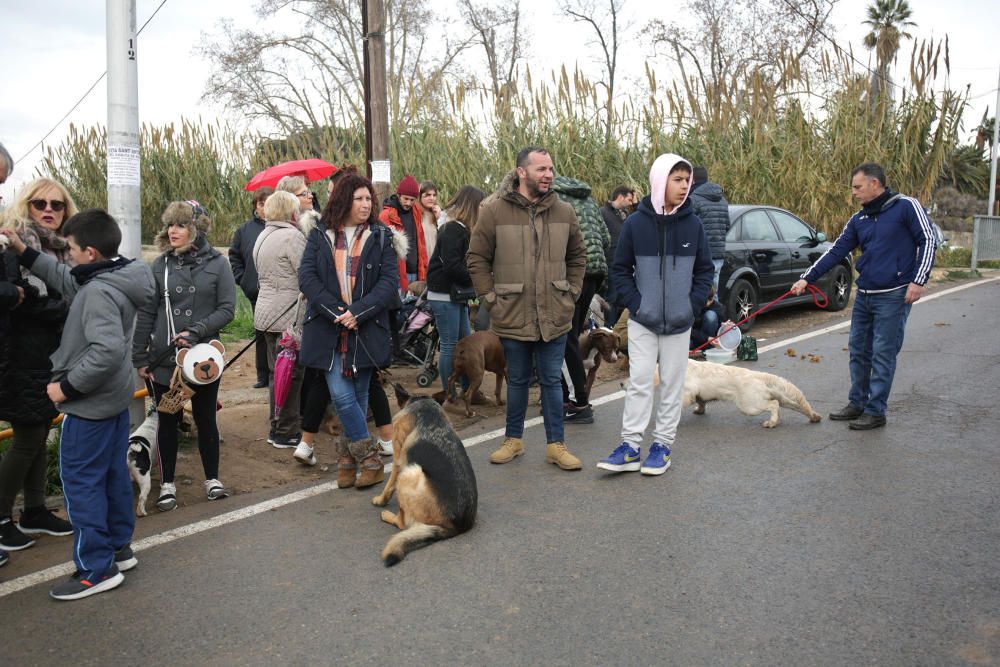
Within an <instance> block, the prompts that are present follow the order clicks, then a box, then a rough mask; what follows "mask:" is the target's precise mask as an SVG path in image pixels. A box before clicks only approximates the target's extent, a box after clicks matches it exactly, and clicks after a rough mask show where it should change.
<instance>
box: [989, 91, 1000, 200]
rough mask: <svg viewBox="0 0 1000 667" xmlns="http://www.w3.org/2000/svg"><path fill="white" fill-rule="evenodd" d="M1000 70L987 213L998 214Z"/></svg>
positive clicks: (994, 112)
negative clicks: (996, 207) (996, 204)
mask: <svg viewBox="0 0 1000 667" xmlns="http://www.w3.org/2000/svg"><path fill="white" fill-rule="evenodd" d="M998 109H1000V72H998V73H997V103H996V106H994V107H993V150H992V151H990V152H991V153H992V155H991V159H990V198H989V201H990V207H989V208H988V209H987V210H986V215H996V211H995V209H994V208H993V206H994V204H995V203H996V200H997V157H1000V156H998V155H997V148H1000V110H998Z"/></svg>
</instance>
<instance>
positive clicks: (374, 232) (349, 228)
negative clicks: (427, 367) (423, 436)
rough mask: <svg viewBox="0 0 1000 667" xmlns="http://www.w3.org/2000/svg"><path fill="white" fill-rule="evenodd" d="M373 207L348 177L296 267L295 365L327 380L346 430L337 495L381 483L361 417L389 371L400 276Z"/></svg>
mask: <svg viewBox="0 0 1000 667" xmlns="http://www.w3.org/2000/svg"><path fill="white" fill-rule="evenodd" d="M374 200H375V188H374V187H373V186H372V184H371V181H369V180H368V179H367V178H364V177H362V176H359V175H356V174H351V175H348V176H345V177H344V179H343V180H342V181H341V182H340V183H339V184H338V185H337V188H336V189H335V190H334V192H333V195H332V197H331V198H330V201H329V202H327V205H326V209H325V210H324V211H323V216H322V217H321V218H320V222H319V225H317V226H316V228H315V229H313V230H312V231H311V232H310V233H309V238H308V240H307V241H306V249H305V253H304V254H303V256H302V263H301V265H300V266H299V287H300V288H301V290H302V293H303V294H304V295H305V296H306V299H308V302H309V307H308V308H307V310H306V318H305V322H304V324H303V327H302V349H301V353H300V356H299V363H301V364H302V365H303V366H306V367H307V368H314V369H320V370H322V371H324V372H325V373H326V381H327V386H328V388H329V390H330V397H331V399H332V401H333V406H334V409H335V410H336V411H337V415H338V417H340V421H341V423H342V424H343V426H344V435H343V437H342V438H341V440H340V441H338V443H337V457H338V460H337V468H338V475H337V484H338V486H339V487H340V488H346V487H348V486H357V487H358V488H363V487H366V486H372V485H373V484H377V483H379V482H381V481H382V480H383V479H384V477H385V473H384V472H383V467H382V460H381V459H380V458H379V450H378V445H377V443H375V442H374V441H373V439H372V437H371V435H370V434H369V433H368V422H367V419H366V417H367V412H368V388H369V383H370V381H371V376H372V373H373V372H374V371H375V370H376V369H377V368H380V367H384V366H386V365H387V364H388V362H389V358H390V354H391V350H392V345H391V343H390V335H389V315H388V308H389V306H391V305H393V304H394V303H395V302H396V299H397V296H396V294H397V292H396V290H397V289H398V286H399V270H398V268H397V262H396V253H395V250H394V249H393V244H392V232H391V231H390V230H389V228H388V227H386V226H385V225H384V224H382V223H381V222H379V220H378V217H377V216H376V215H375V214H374V206H373V202H374ZM359 466H360V467H361V476H360V477H357V472H358V467H359Z"/></svg>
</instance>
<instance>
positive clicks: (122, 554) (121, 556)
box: [115, 544, 139, 572]
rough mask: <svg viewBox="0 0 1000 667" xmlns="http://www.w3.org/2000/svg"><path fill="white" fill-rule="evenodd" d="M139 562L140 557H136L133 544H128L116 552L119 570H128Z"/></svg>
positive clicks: (116, 562)
mask: <svg viewBox="0 0 1000 667" xmlns="http://www.w3.org/2000/svg"><path fill="white" fill-rule="evenodd" d="M138 564H139V559H138V558H136V557H135V552H134V551H132V545H131V544H126V545H125V546H123V547H122V548H121V549H119V550H118V551H116V552H115V565H117V566H118V571H119V572H128V571H129V570H131V569H132V568H133V567H135V566H136V565H138Z"/></svg>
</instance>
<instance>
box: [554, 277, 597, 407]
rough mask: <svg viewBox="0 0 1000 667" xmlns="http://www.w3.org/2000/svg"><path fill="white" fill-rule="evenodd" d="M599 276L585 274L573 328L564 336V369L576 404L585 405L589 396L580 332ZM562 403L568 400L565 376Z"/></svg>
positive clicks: (595, 291)
mask: <svg viewBox="0 0 1000 667" xmlns="http://www.w3.org/2000/svg"><path fill="white" fill-rule="evenodd" d="M601 280H602V279H601V278H592V277H590V276H587V277H585V278H584V279H583V286H582V287H581V288H580V296H579V297H578V298H577V300H576V309H575V310H574V311H573V328H572V329H570V332H569V335H568V336H566V356H565V361H566V370H567V371H568V372H569V378H570V381H571V382H572V383H573V395H574V397H575V398H576V404H577V405H587V403H588V402H589V401H590V396H589V395H588V394H587V371H586V370H584V368H583V357H582V356H581V355H580V332H581V331H583V326H584V324H586V322H587V317H588V316H589V313H590V302H591V301H592V300H593V298H594V295H595V294H597V288H598V287H599V286H600V284H601ZM562 386H563V403H568V402H569V385H567V384H566V378H565V377H563V379H562Z"/></svg>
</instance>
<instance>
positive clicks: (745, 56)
mask: <svg viewBox="0 0 1000 667" xmlns="http://www.w3.org/2000/svg"><path fill="white" fill-rule="evenodd" d="M836 2H837V0H696V1H694V0H692V1H690V2H688V3H687V5H686V9H685V13H686V14H688V15H690V16H692V17H693V19H694V25H693V27H687V28H685V27H682V26H681V25H680V24H678V23H676V22H671V23H667V22H664V21H662V20H659V19H657V20H655V21H653V22H651V23H650V24H649V25H648V26H647V27H646V28H645V30H644V31H643V32H644V34H646V35H647V36H648V37H650V38H651V39H652V42H653V44H654V45H657V46H666V47H667V52H668V56H669V57H670V58H671V59H672V60H673V61H674V62H675V64H676V65H677V67H678V69H679V70H680V73H681V77H682V79H683V80H684V84H685V86H686V87H687V88H688V90H689V94H690V91H691V88H690V86H691V82H692V81H694V83H695V85H696V87H697V89H698V90H699V91H700V93H701V94H702V95H704V96H706V97H707V98H708V102H709V108H712V109H716V110H719V109H720V107H721V105H722V104H723V100H724V99H726V98H727V96H728V93H730V92H731V89H732V87H733V86H734V85H735V83H736V82H738V81H740V82H742V81H746V80H747V79H748V77H759V78H761V79H763V80H766V81H768V82H770V83H772V84H776V85H779V86H780V85H783V84H785V83H787V82H788V80H789V79H791V78H793V77H797V76H800V75H801V73H802V71H803V69H808V63H807V66H806V68H803V67H801V62H802V61H803V59H806V58H815V56H816V54H817V53H818V51H819V48H818V47H819V46H820V45H821V43H822V40H823V39H824V35H825V34H829V33H830V25H829V24H830V13H831V12H832V11H833V7H834V5H835V4H836ZM814 62H815V63H816V65H817V66H818V62H819V61H818V58H815V60H814Z"/></svg>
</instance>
